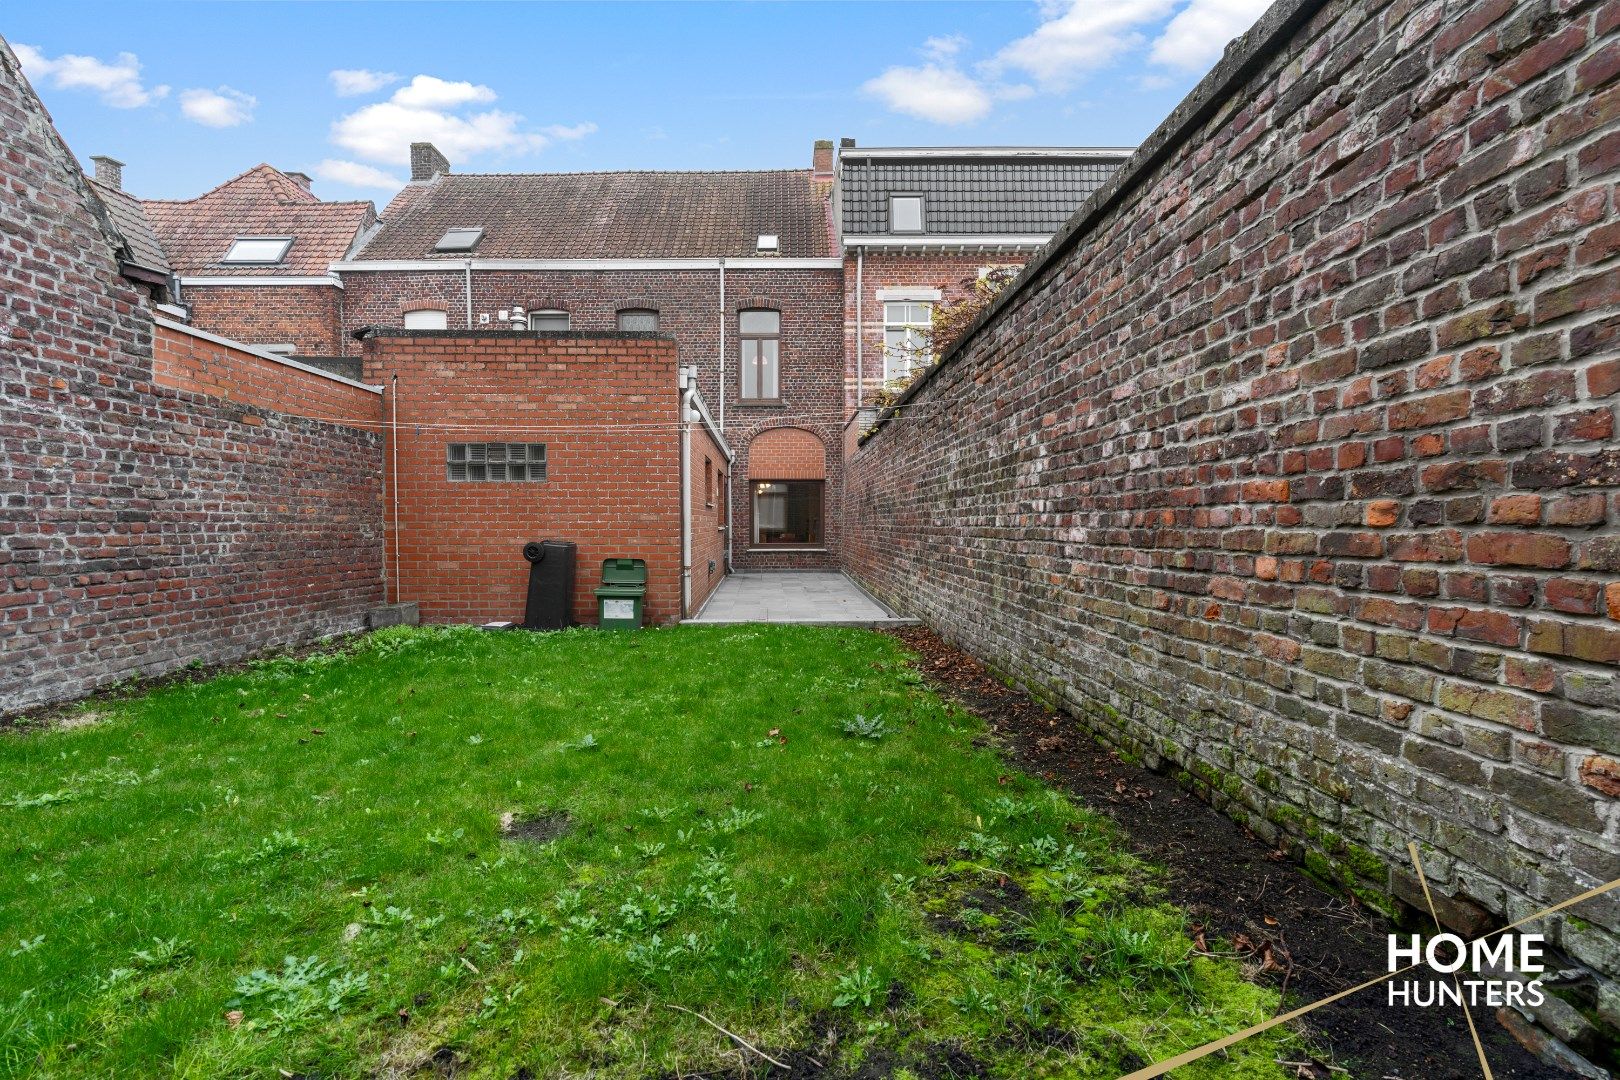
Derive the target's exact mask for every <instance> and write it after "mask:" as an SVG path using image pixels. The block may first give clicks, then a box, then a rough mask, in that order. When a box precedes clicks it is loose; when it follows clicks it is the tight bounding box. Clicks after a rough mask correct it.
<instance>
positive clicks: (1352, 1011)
mask: <svg viewBox="0 0 1620 1080" xmlns="http://www.w3.org/2000/svg"><path fill="white" fill-rule="evenodd" d="M885 632H886V633H890V634H892V635H893V636H895V637H897V638H898V639H900V640H901V641H902V642H904V643H905V645H906V646H907V647H908V648H910V649H912V650H913V651H915V652H916V653H917V654H918V656H919V660H918V662H917V667H918V669H919V670H920V671H921V672H922V674H923V675H924V676H925V677H927V678H928V679H929V680H930V682H932V683H933V685H934V686H935V688H936V689H938V690H939V691H940V692H942V693H943V694H945V695H946V696H947V697H949V698H950V699H951V700H953V701H955V702H956V703H957V704H959V705H961V706H962V707H964V708H966V709H968V710H970V711H972V712H974V713H976V714H977V715H979V716H981V717H983V718H984V719H985V721H986V722H987V723H988V724H989V725H990V728H991V730H992V732H994V735H995V738H996V740H997V742H998V743H999V744H1000V748H1001V750H1002V752H1003V754H1004V755H1005V756H1006V757H1007V759H1008V760H1009V761H1010V762H1011V763H1012V764H1015V765H1017V766H1018V767H1019V768H1021V769H1023V770H1025V771H1027V772H1029V773H1031V774H1032V775H1035V776H1039V777H1040V778H1041V779H1043V780H1045V781H1046V782H1048V783H1050V784H1052V785H1054V786H1056V787H1058V788H1061V789H1062V790H1064V791H1066V792H1067V793H1069V794H1070V795H1071V796H1073V797H1074V798H1075V799H1077V800H1078V801H1079V802H1081V803H1083V804H1084V805H1086V806H1088V807H1091V808H1092V809H1094V810H1097V811H1099V812H1101V813H1105V814H1107V815H1108V816H1109V817H1111V818H1112V819H1113V820H1114V821H1115V822H1116V823H1118V825H1119V826H1120V828H1121V830H1122V831H1123V832H1124V834H1125V835H1126V837H1127V838H1128V839H1129V841H1130V843H1131V844H1132V846H1133V848H1134V849H1135V850H1136V851H1138V852H1139V853H1140V854H1141V855H1142V856H1143V857H1144V858H1146V859H1148V860H1150V861H1152V862H1154V863H1157V864H1159V865H1161V866H1163V867H1165V868H1167V870H1168V871H1169V873H1168V880H1167V883H1166V884H1167V897H1166V899H1168V900H1169V901H1170V902H1171V903H1173V904H1176V905H1177V906H1179V907H1182V908H1184V909H1185V910H1186V911H1187V912H1188V916H1189V918H1190V919H1192V920H1193V921H1194V922H1198V923H1202V924H1203V932H1204V934H1205V936H1206V937H1207V938H1208V939H1209V941H1210V942H1211V948H1216V947H1217V946H1215V945H1214V944H1213V943H1214V942H1215V941H1217V940H1220V941H1224V942H1232V943H1236V947H1238V948H1240V949H1241V951H1244V952H1245V953H1247V954H1249V955H1251V956H1252V957H1253V959H1254V961H1255V966H1256V968H1262V965H1264V966H1263V968H1262V969H1261V970H1259V971H1258V974H1257V977H1258V978H1260V979H1261V980H1264V981H1266V982H1269V983H1271V984H1273V985H1279V986H1282V987H1284V989H1285V990H1286V994H1287V997H1288V1002H1289V1005H1290V1006H1293V1005H1299V1004H1305V1003H1308V1002H1312V1001H1317V1000H1320V999H1322V998H1325V997H1328V996H1330V995H1332V994H1334V993H1337V992H1338V991H1340V990H1344V989H1348V988H1349V987H1351V986H1354V985H1356V984H1357V983H1360V982H1363V981H1365V980H1367V979H1370V978H1373V977H1374V976H1376V975H1380V974H1382V973H1383V972H1384V971H1385V949H1386V937H1385V935H1386V934H1388V933H1389V932H1390V931H1391V930H1392V929H1394V927H1393V925H1392V924H1390V923H1389V922H1388V920H1386V919H1384V918H1383V917H1382V916H1381V915H1379V914H1377V913H1376V912H1372V911H1369V910H1368V909H1367V908H1366V907H1365V906H1363V905H1360V904H1358V903H1356V901H1355V900H1354V898H1351V897H1345V896H1342V895H1339V894H1336V893H1334V892H1331V891H1329V890H1328V889H1326V888H1324V887H1323V886H1321V885H1319V884H1318V883H1317V882H1315V881H1314V880H1312V879H1311V878H1309V877H1307V876H1306V875H1305V874H1304V873H1303V872H1302V871H1300V870H1299V869H1298V868H1297V867H1296V866H1295V865H1294V864H1293V863H1292V862H1291V861H1289V859H1288V858H1287V856H1286V855H1284V853H1282V852H1280V851H1276V850H1273V849H1271V848H1269V847H1268V846H1267V845H1266V844H1264V843H1263V842H1262V841H1261V840H1260V839H1259V838H1258V837H1256V836H1255V835H1254V834H1252V833H1249V832H1247V831H1245V830H1243V829H1240V828H1239V827H1238V826H1237V825H1236V824H1234V823H1233V822H1232V821H1230V820H1229V819H1227V818H1226V817H1223V816H1222V815H1221V814H1220V813H1218V812H1217V811H1216V810H1215V809H1214V808H1213V807H1211V806H1209V805H1208V804H1207V803H1204V802H1201V801H1199V800H1198V799H1196V798H1194V797H1193V796H1192V795H1191V794H1190V793H1188V792H1187V791H1185V790H1183V789H1182V788H1181V787H1179V786H1178V785H1176V783H1175V782H1174V781H1172V780H1171V779H1169V778H1168V777H1164V776H1160V775H1158V774H1156V773H1153V772H1150V771H1148V770H1146V769H1143V768H1140V767H1138V766H1135V765H1130V764H1127V763H1126V762H1123V761H1121V760H1120V759H1119V757H1118V756H1117V755H1115V754H1114V753H1113V752H1112V751H1110V750H1108V749H1107V748H1106V747H1103V746H1100V745H1098V744H1097V743H1096V742H1095V741H1093V740H1092V739H1091V738H1090V737H1089V736H1087V735H1086V733H1085V732H1084V731H1083V730H1082V729H1080V728H1079V727H1078V726H1077V725H1076V724H1075V722H1074V721H1073V720H1072V719H1069V718H1067V717H1064V716H1061V715H1060V714H1056V713H1053V712H1051V711H1049V710H1047V709H1046V708H1044V707H1043V706H1041V705H1039V704H1038V703H1036V702H1035V701H1034V700H1033V699H1031V698H1030V697H1029V695H1027V694H1025V693H1023V692H1022V691H1019V690H1015V689H1012V688H1010V687H1008V686H1007V685H1005V684H1004V683H1002V682H1001V681H1000V680H999V679H997V678H996V677H995V676H994V675H992V674H991V673H990V672H989V670H988V669H986V668H985V667H984V666H983V665H982V664H980V663H979V662H978V661H976V660H974V659H973V658H972V657H970V656H968V655H967V654H966V653H964V652H963V651H961V650H960V649H958V648H956V647H955V646H952V645H949V644H947V643H945V642H944V641H942V640H940V638H939V637H937V636H936V635H935V634H934V633H933V632H932V631H930V630H928V629H926V628H924V627H904V628H897V629H894V630H889V631H885ZM1268 955H1269V956H1270V958H1271V963H1270V964H1269V965H1265V958H1266V957H1267V956H1268ZM1474 1019H1475V1022H1476V1023H1477V1024H1479V1026H1480V1037H1481V1039H1482V1041H1483V1042H1484V1043H1485V1049H1486V1054H1487V1056H1488V1057H1489V1059H1490V1064H1491V1069H1492V1071H1493V1072H1494V1073H1495V1075H1496V1076H1498V1077H1514V1078H1529V1080H1564V1078H1567V1076H1568V1074H1566V1073H1564V1072H1562V1071H1561V1070H1558V1069H1556V1068H1554V1067H1552V1066H1550V1065H1547V1064H1545V1063H1543V1062H1541V1061H1540V1060H1538V1059H1537V1058H1535V1057H1534V1056H1533V1055H1531V1054H1530V1053H1529V1052H1528V1051H1526V1050H1525V1049H1524V1048H1523V1047H1522V1046H1520V1045H1519V1044H1518V1043H1517V1042H1516V1041H1514V1039H1513V1038H1512V1036H1510V1035H1509V1034H1508V1033H1507V1032H1506V1031H1505V1030H1504V1029H1503V1028H1502V1027H1501V1026H1500V1025H1499V1024H1498V1023H1497V1022H1496V1020H1495V1019H1494V1017H1492V1016H1491V1015H1490V1010H1488V1009H1483V1008H1482V1009H1477V1010H1475V1017H1474ZM1304 1029H1305V1031H1306V1032H1307V1034H1308V1035H1309V1036H1310V1037H1311V1038H1312V1040H1313V1041H1314V1042H1315V1043H1317V1044H1318V1045H1319V1046H1320V1047H1321V1048H1322V1050H1323V1052H1324V1054H1325V1055H1326V1056H1328V1057H1329V1058H1330V1059H1331V1060H1332V1061H1334V1062H1335V1063H1336V1064H1339V1065H1342V1066H1346V1067H1348V1068H1349V1069H1350V1070H1351V1075H1352V1076H1354V1077H1356V1078H1358V1080H1359V1078H1361V1077H1369V1078H1371V1080H1381V1078H1388V1077H1395V1078H1401V1080H1477V1078H1478V1077H1479V1076H1480V1070H1479V1064H1478V1061H1477V1058H1476V1057H1475V1054H1474V1047H1473V1044H1472V1042H1471V1041H1470V1039H1469V1036H1468V1031H1467V1027H1466V1025H1465V1023H1464V1021H1463V1017H1462V1015H1461V1013H1460V1012H1458V1011H1457V1010H1447V1009H1417V1008H1399V1007H1393V1008H1392V1007H1390V1006H1388V1005H1387V1004H1386V1003H1385V996H1384V994H1383V992H1382V990H1381V989H1380V988H1373V989H1369V990H1365V991H1362V992H1361V993H1360V994H1357V995H1354V996H1352V997H1350V998H1347V999H1345V1000H1344V1001H1341V1002H1337V1003H1335V1004H1333V1005H1328V1006H1324V1007H1323V1008H1321V1009H1318V1010H1316V1011H1315V1012H1313V1013H1312V1014H1311V1015H1310V1017H1309V1018H1308V1019H1307V1020H1306V1022H1305V1024H1304ZM930 1075H932V1074H930ZM943 1075H951V1074H950V1073H945V1074H943ZM956 1075H971V1073H957V1074H956ZM1335 1075H1337V1076H1341V1077H1342V1076H1343V1074H1342V1073H1339V1074H1335Z"/></svg>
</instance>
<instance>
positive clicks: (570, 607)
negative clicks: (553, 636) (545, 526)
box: [523, 540, 576, 630]
mask: <svg viewBox="0 0 1620 1080" xmlns="http://www.w3.org/2000/svg"><path fill="white" fill-rule="evenodd" d="M575 552H576V548H575V545H573V544H570V543H567V542H565V541H562V540H542V541H539V542H538V543H536V542H533V541H531V542H529V543H527V544H524V545H523V557H524V558H525V559H528V560H529V601H528V603H527V604H526V605H524V608H523V628H524V629H525V630H562V629H565V628H567V627H570V626H573V625H574V556H575Z"/></svg>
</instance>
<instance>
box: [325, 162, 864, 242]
mask: <svg viewBox="0 0 1620 1080" xmlns="http://www.w3.org/2000/svg"><path fill="white" fill-rule="evenodd" d="M476 226H482V227H483V228H484V236H483V239H481V240H480V241H479V242H478V245H477V246H476V247H475V248H474V249H473V250H472V252H471V253H470V254H471V256H472V257H473V258H477V259H642V258H647V259H658V258H665V259H691V258H720V257H751V256H756V255H758V254H759V252H758V250H757V245H758V241H759V236H760V234H761V233H775V234H776V235H777V236H779V237H781V250H780V251H779V252H778V253H777V254H778V255H779V256H780V257H782V258H789V259H792V258H821V257H825V256H827V255H830V254H832V253H833V251H832V237H831V236H830V235H829V231H830V230H829V223H828V218H827V184H826V182H825V181H820V182H817V181H815V180H812V179H811V175H810V171H809V170H808V169H784V170H775V171H762V172H581V173H485V174H477V173H472V174H465V175H463V174H456V173H449V174H441V175H439V176H437V177H435V178H434V179H433V180H430V181H424V182H418V183H413V184H409V185H407V186H406V187H405V189H404V190H403V191H401V192H400V193H399V195H397V196H396V197H395V198H394V201H393V202H391V203H389V204H388V206H387V208H386V209H385V210H383V214H382V226H381V228H380V229H379V230H378V231H377V233H376V235H374V236H373V237H372V238H371V239H370V240H369V241H367V243H366V244H365V246H364V248H363V249H362V250H361V252H360V253H359V254H358V255H357V256H355V257H356V258H357V259H444V260H447V261H451V262H455V261H459V260H461V259H463V258H466V257H467V253H463V252H454V253H446V252H436V251H434V250H433V249H434V245H436V244H437V243H438V242H439V238H440V237H442V236H443V235H444V234H445V232H446V231H447V230H449V229H453V228H467V227H476Z"/></svg>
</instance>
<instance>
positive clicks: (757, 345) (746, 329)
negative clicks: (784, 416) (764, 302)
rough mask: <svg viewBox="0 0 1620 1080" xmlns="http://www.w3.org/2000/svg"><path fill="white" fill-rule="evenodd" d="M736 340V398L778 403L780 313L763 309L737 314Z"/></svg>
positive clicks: (780, 339) (780, 389)
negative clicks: (737, 346) (739, 383)
mask: <svg viewBox="0 0 1620 1080" xmlns="http://www.w3.org/2000/svg"><path fill="white" fill-rule="evenodd" d="M737 337H738V345H739V347H740V349H741V351H742V355H741V362H740V363H739V364H738V365H737V377H738V378H739V379H740V380H741V385H740V386H739V387H738V395H737V396H738V398H739V399H740V400H742V401H778V400H780V399H781V396H782V388H781V374H782V373H781V355H782V354H781V349H782V315H781V313H780V312H777V311H771V310H769V309H766V308H751V309H749V310H747V311H739V312H738V313H737Z"/></svg>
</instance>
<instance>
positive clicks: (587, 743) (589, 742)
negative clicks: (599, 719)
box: [562, 732, 602, 750]
mask: <svg viewBox="0 0 1620 1080" xmlns="http://www.w3.org/2000/svg"><path fill="white" fill-rule="evenodd" d="M562 748H563V749H564V750H600V749H602V744H601V743H599V742H597V741H596V736H595V735H592V734H591V733H590V732H586V733H585V734H584V735H581V736H580V737H579V738H577V739H575V740H574V741H573V742H565V743H563V744H562Z"/></svg>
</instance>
